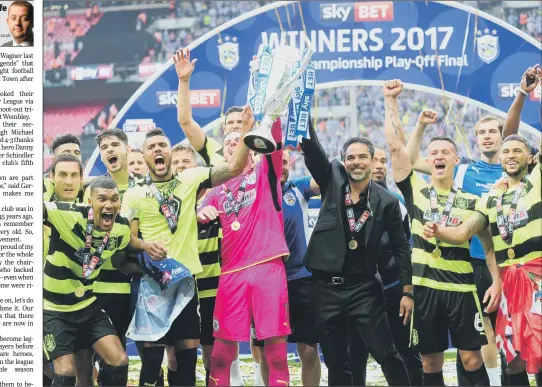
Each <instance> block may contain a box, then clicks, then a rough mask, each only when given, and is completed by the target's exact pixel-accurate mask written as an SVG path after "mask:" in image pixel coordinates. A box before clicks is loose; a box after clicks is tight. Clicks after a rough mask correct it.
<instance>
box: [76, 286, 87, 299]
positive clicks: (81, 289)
mask: <svg viewBox="0 0 542 387" xmlns="http://www.w3.org/2000/svg"><path fill="white" fill-rule="evenodd" d="M74 293H75V296H76V297H78V298H81V297H83V296H84V295H85V288H84V287H82V286H80V287H78V288H76V289H75V292H74Z"/></svg>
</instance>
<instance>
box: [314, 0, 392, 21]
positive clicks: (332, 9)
mask: <svg viewBox="0 0 542 387" xmlns="http://www.w3.org/2000/svg"><path fill="white" fill-rule="evenodd" d="M320 17H321V19H322V20H324V21H325V20H329V21H342V22H345V21H352V18H353V19H354V21H356V22H371V21H392V20H393V2H392V1H371V2H361V3H338V4H320Z"/></svg>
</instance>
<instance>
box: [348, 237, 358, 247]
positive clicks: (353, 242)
mask: <svg viewBox="0 0 542 387" xmlns="http://www.w3.org/2000/svg"><path fill="white" fill-rule="evenodd" d="M348 247H349V248H350V250H355V249H357V248H358V242H357V241H356V240H355V239H352V240H351V241H350V242H348Z"/></svg>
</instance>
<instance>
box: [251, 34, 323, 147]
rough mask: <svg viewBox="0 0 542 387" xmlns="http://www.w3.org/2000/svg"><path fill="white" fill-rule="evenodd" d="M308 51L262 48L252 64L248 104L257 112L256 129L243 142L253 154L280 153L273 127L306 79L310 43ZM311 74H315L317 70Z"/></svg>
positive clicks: (287, 47)
mask: <svg viewBox="0 0 542 387" xmlns="http://www.w3.org/2000/svg"><path fill="white" fill-rule="evenodd" d="M307 47H309V48H308V49H307V50H305V52H304V53H302V52H301V51H300V50H298V49H297V48H295V47H292V46H287V45H280V46H278V47H277V48H275V49H271V48H270V47H269V46H264V45H260V48H259V49H258V54H257V56H256V59H255V60H253V61H252V62H251V75H250V82H249V89H248V103H249V105H250V106H251V108H252V110H253V112H254V118H255V120H256V125H257V128H256V129H255V130H254V131H252V132H250V133H248V134H247V135H245V138H244V141H245V144H246V145H247V147H248V148H250V149H251V150H253V151H255V152H257V153H262V154H269V153H273V152H274V151H275V150H276V149H277V144H276V143H275V141H274V140H273V136H272V134H271V127H272V126H273V122H274V121H275V120H276V119H277V118H278V117H280V116H282V115H284V113H285V112H286V110H287V109H288V106H289V105H291V103H290V102H291V100H292V97H293V94H294V93H293V91H294V87H295V86H296V84H298V83H299V81H300V80H301V79H303V78H304V77H303V76H304V72H305V70H306V69H307V67H308V66H309V63H310V60H311V58H312V55H313V51H312V49H311V48H310V47H311V45H310V42H309V44H307ZM312 71H313V72H314V69H312ZM312 78H314V77H312ZM313 88H314V83H313ZM311 96H312V92H311Z"/></svg>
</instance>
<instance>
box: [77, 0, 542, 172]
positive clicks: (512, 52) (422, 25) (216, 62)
mask: <svg viewBox="0 0 542 387" xmlns="http://www.w3.org/2000/svg"><path fill="white" fill-rule="evenodd" d="M304 36H306V37H307V38H308V41H310V44H311V45H312V46H313V49H314V52H315V54H314V57H313V59H314V61H315V67H316V70H317V73H316V76H317V79H318V84H319V87H320V88H325V87H330V86H339V85H355V84H361V85H380V84H382V82H383V81H385V80H388V79H393V78H399V79H401V80H402V81H403V82H404V83H405V86H406V87H407V88H413V89H418V90H422V91H426V92H432V93H435V94H438V95H440V96H442V94H443V93H445V94H446V95H447V96H448V97H449V98H456V99H459V100H466V99H469V101H470V103H472V104H474V105H477V106H479V107H481V108H484V109H486V110H488V111H490V112H492V113H494V114H497V115H500V116H504V114H505V113H506V111H507V110H508V108H509V107H510V104H511V103H512V101H513V98H514V95H515V92H514V91H515V89H516V88H517V87H518V86H519V80H520V79H521V76H522V74H523V72H524V71H525V69H526V68H527V67H528V66H531V65H534V64H537V63H540V62H542V60H541V52H542V46H541V43H540V42H538V41H536V40H535V39H534V38H532V37H530V36H528V35H526V34H525V33H523V32H521V31H520V30H518V29H516V28H514V27H512V26H510V25H508V24H506V23H505V22H503V21H501V20H499V19H496V18H494V17H492V16H490V15H487V14H485V13H483V12H480V11H478V10H476V9H473V8H470V7H467V6H464V5H461V4H459V3H455V2H448V1H446V2H444V1H404V2H403V1H401V2H392V1H371V2H329V1H310V2H308V1H306V2H276V3H273V4H269V5H267V6H264V7H261V8H258V9H256V10H254V11H252V12H249V13H247V14H245V15H242V16H240V17H238V18H236V19H233V20H231V21H230V22H228V23H225V24H224V25H222V26H220V27H218V28H216V29H214V30H213V31H210V32H209V33H207V34H206V35H204V36H202V37H200V38H199V39H197V40H196V41H194V42H193V43H192V44H191V45H190V46H189V48H190V49H191V52H192V58H197V59H198V62H197V64H196V69H195V71H194V73H193V75H192V78H191V83H190V87H191V90H193V92H192V96H191V99H192V106H193V116H194V119H195V120H196V121H197V122H198V123H199V124H200V125H201V126H202V127H205V126H206V125H209V124H211V123H213V122H216V120H217V119H219V118H220V116H221V113H223V112H224V111H225V110H227V109H228V107H231V106H234V105H244V104H245V103H246V96H247V87H248V80H249V62H250V60H251V59H252V56H253V55H254V54H255V53H256V52H257V49H258V46H259V45H260V44H261V43H265V44H268V45H270V46H271V47H276V46H277V45H278V44H280V43H286V44H290V45H294V46H296V47H298V48H301V49H302V48H303V47H304V46H305V44H307V39H305V38H304ZM179 48H181V47H179ZM177 84H178V79H177V75H176V73H175V68H174V65H173V61H172V60H170V61H169V62H167V63H166V64H165V65H164V66H163V68H162V69H161V71H160V72H158V73H155V74H154V75H153V76H152V77H151V78H149V79H148V80H147V81H146V82H145V83H144V84H143V85H142V86H141V87H140V89H139V90H138V91H137V92H136V93H135V94H134V95H133V96H132V98H131V99H130V100H129V101H128V102H127V103H126V105H125V106H124V107H123V108H122V110H121V111H120V112H119V114H118V116H117V117H116V119H115V121H114V122H113V124H112V126H116V127H119V128H124V130H125V131H126V132H128V133H129V134H130V135H129V136H130V137H131V138H133V139H134V140H133V141H135V142H136V145H140V144H141V141H142V136H143V135H144V132H145V131H146V130H148V129H149V128H152V127H160V128H162V129H164V130H165V132H166V134H167V135H168V136H169V137H170V139H171V141H172V143H177V142H179V141H181V140H183V139H184V135H183V132H182V130H181V128H180V127H179V125H178V123H177V118H176V103H177V91H176V90H177ZM539 105H540V87H539V88H538V89H537V90H535V91H534V92H532V93H531V95H530V96H529V98H527V101H526V103H525V106H524V108H523V112H522V116H521V120H522V122H523V127H525V128H527V129H528V130H532V131H534V130H536V131H540V130H541V124H540V115H539V114H540V113H539ZM97 156H98V151H97V150H96V151H95V152H94V154H93V157H92V159H91V160H90V162H89V163H88V165H87V168H86V175H98V174H103V173H105V167H104V165H103V164H102V162H101V160H100V159H99V157H97Z"/></svg>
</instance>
